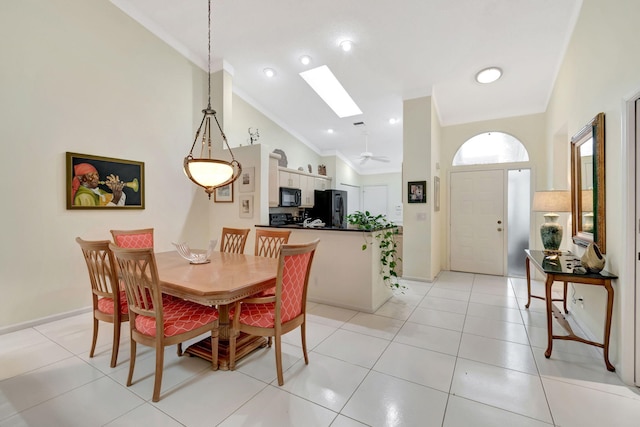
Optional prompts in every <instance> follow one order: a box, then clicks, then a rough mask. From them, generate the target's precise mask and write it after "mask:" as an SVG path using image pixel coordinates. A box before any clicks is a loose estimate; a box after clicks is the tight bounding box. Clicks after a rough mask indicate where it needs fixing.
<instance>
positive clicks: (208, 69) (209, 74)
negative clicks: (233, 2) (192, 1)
mask: <svg viewBox="0 0 640 427" xmlns="http://www.w3.org/2000/svg"><path fill="white" fill-rule="evenodd" d="M208 22H209V45H208V46H207V48H208V52H209V57H208V62H207V64H208V65H207V72H208V73H207V76H208V78H209V102H208V104H207V108H208V109H209V110H211V0H209V21H208Z"/></svg>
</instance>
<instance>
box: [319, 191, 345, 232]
mask: <svg viewBox="0 0 640 427" xmlns="http://www.w3.org/2000/svg"><path fill="white" fill-rule="evenodd" d="M314 196H315V201H314V206H313V210H312V216H313V217H314V218H319V219H320V220H322V222H324V223H325V226H326V227H337V228H347V192H346V191H342V190H315V193H314Z"/></svg>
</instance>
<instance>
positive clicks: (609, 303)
mask: <svg viewBox="0 0 640 427" xmlns="http://www.w3.org/2000/svg"><path fill="white" fill-rule="evenodd" d="M604 287H605V289H606V290H607V317H606V318H605V325H604V364H605V365H607V370H609V371H611V372H613V371H615V370H616V368H615V367H614V366H613V365H612V364H611V362H609V338H610V335H611V315H612V313H613V288H612V287H611V281H610V280H607V281H605V282H604Z"/></svg>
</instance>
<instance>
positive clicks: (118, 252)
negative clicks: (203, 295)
mask: <svg viewBox="0 0 640 427" xmlns="http://www.w3.org/2000/svg"><path fill="white" fill-rule="evenodd" d="M109 247H110V249H111V250H112V251H113V253H114V255H115V258H116V261H117V262H118V266H119V267H120V271H121V273H122V279H123V281H124V288H125V291H126V294H127V301H128V304H129V318H130V320H129V327H130V330H131V358H130V360H129V375H128V377H127V387H129V386H130V385H131V383H132V380H133V370H134V368H135V364H136V343H140V344H142V345H146V346H149V347H154V348H155V351H156V368H155V380H154V386H153V398H152V400H153V402H157V401H158V400H160V388H161V384H162V370H163V365H164V348H165V347H166V346H170V345H173V344H177V345H178V355H179V356H182V343H183V342H184V341H186V340H189V339H191V338H195V337H197V336H199V335H202V334H204V333H211V355H212V357H211V367H212V369H213V370H216V369H218V316H219V314H218V310H217V309H216V308H214V307H208V306H205V305H201V304H198V303H195V302H191V301H187V300H183V299H180V298H171V297H168V296H165V295H163V294H162V291H161V289H160V284H159V279H158V267H157V264H156V258H155V255H154V253H153V249H152V248H141V249H137V248H121V247H119V246H116V245H113V244H110V245H109Z"/></svg>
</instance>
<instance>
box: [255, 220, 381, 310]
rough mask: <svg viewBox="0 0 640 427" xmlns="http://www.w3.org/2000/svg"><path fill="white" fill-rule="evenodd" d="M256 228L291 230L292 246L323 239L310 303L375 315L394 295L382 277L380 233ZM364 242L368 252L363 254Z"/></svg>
mask: <svg viewBox="0 0 640 427" xmlns="http://www.w3.org/2000/svg"><path fill="white" fill-rule="evenodd" d="M256 227H268V228H272V229H289V230H291V236H290V237H289V243H306V242H309V241H311V240H314V239H320V243H319V244H318V248H317V250H316V254H315V257H314V258H313V265H312V267H311V274H310V277H309V287H308V290H307V298H308V300H309V301H313V302H317V303H322V304H329V305H333V306H337V307H344V308H348V309H352V310H358V311H364V312H367V313H373V312H375V311H376V310H377V309H378V308H380V306H382V304H384V303H385V302H387V300H388V299H389V298H390V297H391V295H393V292H392V290H391V289H390V288H389V287H388V286H387V285H386V284H385V283H384V281H383V280H382V275H381V274H380V247H379V245H378V244H377V243H378V240H377V239H376V238H375V235H376V233H377V231H381V230H376V231H364V230H359V229H357V228H334V227H322V228H303V227H302V226H300V225H296V224H289V225H280V226H260V225H257V226H256ZM383 230H384V229H383ZM354 232H355V233H354ZM365 242H367V249H366V250H364V251H363V250H362V245H363V243H365Z"/></svg>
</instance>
